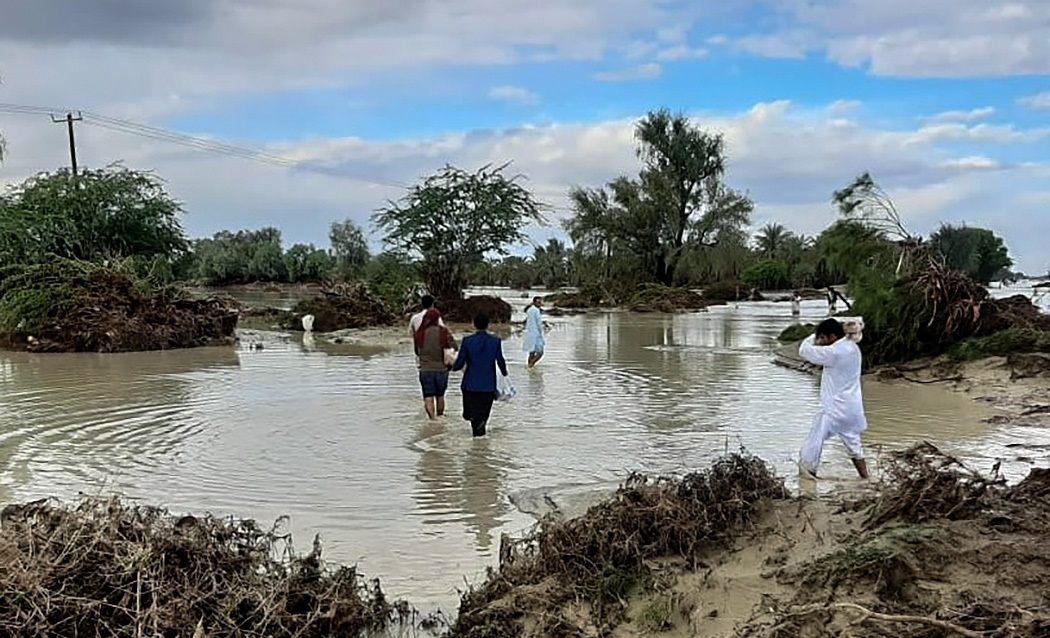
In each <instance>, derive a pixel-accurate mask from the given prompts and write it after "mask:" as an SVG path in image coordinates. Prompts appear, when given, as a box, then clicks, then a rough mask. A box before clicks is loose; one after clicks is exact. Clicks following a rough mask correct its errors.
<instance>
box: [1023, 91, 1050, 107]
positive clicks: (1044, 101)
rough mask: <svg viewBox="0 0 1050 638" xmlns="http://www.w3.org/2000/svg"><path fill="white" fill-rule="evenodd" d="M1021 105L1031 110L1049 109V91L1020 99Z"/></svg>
mask: <svg viewBox="0 0 1050 638" xmlns="http://www.w3.org/2000/svg"><path fill="white" fill-rule="evenodd" d="M1021 104H1023V105H1025V106H1027V107H1029V108H1033V109H1040V110H1042V109H1050V91H1043V92H1042V93H1036V94H1035V95H1029V96H1027V97H1024V98H1021Z"/></svg>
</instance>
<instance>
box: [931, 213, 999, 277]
mask: <svg viewBox="0 0 1050 638" xmlns="http://www.w3.org/2000/svg"><path fill="white" fill-rule="evenodd" d="M929 247H930V249H931V251H933V252H934V254H936V255H938V256H940V258H941V259H943V260H944V262H945V265H947V266H948V268H951V269H952V270H958V271H960V272H963V273H966V274H967V275H969V276H970V278H971V279H973V280H974V281H977V282H978V283H981V284H985V285H987V284H988V283H989V282H991V281H992V280H993V279H997V278H1002V277H1003V276H1005V275H1006V274H1008V273H1009V268H1010V266H1013V260H1012V259H1010V254H1009V251H1008V250H1007V248H1006V244H1005V243H1003V239H1002V237H999V236H997V235H996V234H995V233H993V232H992V231H990V230H987V229H985V228H973V227H970V226H952V225H950V224H942V225H941V227H940V229H938V230H937V232H935V233H933V234H932V235H931V236H930V240H929Z"/></svg>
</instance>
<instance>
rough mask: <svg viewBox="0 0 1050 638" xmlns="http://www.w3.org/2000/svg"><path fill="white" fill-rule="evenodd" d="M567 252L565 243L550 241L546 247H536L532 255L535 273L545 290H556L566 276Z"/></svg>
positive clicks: (555, 240)
mask: <svg viewBox="0 0 1050 638" xmlns="http://www.w3.org/2000/svg"><path fill="white" fill-rule="evenodd" d="M568 257H569V255H568V251H567V250H566V249H565V243H564V242H561V241H558V240H557V239H550V240H548V241H547V245H546V246H537V247H536V249H535V251H534V252H533V255H532V262H533V264H534V265H535V268H536V273H537V274H538V275H539V278H540V281H542V282H543V285H544V286H546V287H547V288H557V287H558V286H561V285H563V284H564V283H565V280H566V278H567V276H568Z"/></svg>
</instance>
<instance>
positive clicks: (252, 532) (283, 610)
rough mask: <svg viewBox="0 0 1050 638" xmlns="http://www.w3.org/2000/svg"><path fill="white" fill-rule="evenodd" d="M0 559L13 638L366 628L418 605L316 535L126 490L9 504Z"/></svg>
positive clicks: (217, 637)
mask: <svg viewBox="0 0 1050 638" xmlns="http://www.w3.org/2000/svg"><path fill="white" fill-rule="evenodd" d="M0 560H2V564H3V568H2V569H0V592H2V594H0V596H2V598H3V604H2V605H0V635H3V636H16V635H17V636H114V637H123V636H126V637H129V638H130V637H132V636H134V637H138V636H186V637H187V638H189V637H190V636H207V637H208V638H241V637H248V636H270V637H274V638H282V637H288V638H291V637H292V636H297V637H300V638H312V637H314V638H322V637H328V636H365V635H368V632H371V631H382V630H384V629H386V628H387V627H389V626H390V625H391V624H392V623H395V622H401V621H405V620H407V619H408V618H410V617H411V613H412V612H411V609H410V608H409V607H408V605H407V604H405V603H402V602H391V601H388V600H387V599H386V597H385V596H384V595H383V592H382V590H381V588H380V586H379V583H378V581H371V582H369V581H366V580H364V579H363V578H362V577H361V575H360V574H358V573H357V571H356V570H355V569H354V568H352V567H329V566H327V565H326V564H325V562H324V561H323V560H322V559H321V548H320V543H319V541H317V540H315V541H314V547H313V550H312V551H311V552H310V553H309V554H306V555H305V556H303V555H298V554H295V552H294V551H293V549H292V545H291V539H290V537H289V536H288V535H287V534H284V533H281V532H280V531H279V530H278V528H277V526H275V527H274V529H271V530H266V529H262V528H260V527H259V526H258V525H257V524H256V523H255V522H253V521H245V520H235V519H219V518H212V517H202V518H198V517H193V516H183V517H181V518H177V517H174V516H171V515H170V514H168V512H166V511H164V510H161V509H158V508H153V507H145V506H139V505H129V504H127V503H124V502H122V501H120V500H117V499H113V500H95V499H89V500H85V501H83V502H81V503H80V504H79V505H77V506H76V507H71V508H70V507H62V506H58V505H53V504H50V503H48V502H47V501H39V502H35V503H30V504H28V505H9V506H7V507H6V508H4V510H3V513H2V514H0Z"/></svg>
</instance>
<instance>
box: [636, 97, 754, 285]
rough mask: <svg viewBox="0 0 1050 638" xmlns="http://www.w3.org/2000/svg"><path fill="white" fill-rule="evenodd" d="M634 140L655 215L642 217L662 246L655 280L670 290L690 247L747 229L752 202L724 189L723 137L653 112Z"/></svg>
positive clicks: (663, 111) (680, 118)
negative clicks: (725, 232)
mask: <svg viewBox="0 0 1050 638" xmlns="http://www.w3.org/2000/svg"><path fill="white" fill-rule="evenodd" d="M635 139H636V140H637V141H638V143H639V145H638V149H637V154H638V157H639V158H641V159H642V161H643V163H644V165H645V168H644V169H643V171H642V174H641V176H640V177H641V179H640V182H641V186H642V189H643V190H644V191H645V195H646V199H648V200H649V202H647V203H648V205H649V206H652V207H653V208H654V209H655V210H651V211H646V213H645V214H643V217H647V218H649V219H651V220H652V221H653V222H655V223H656V228H655V231H656V233H655V234H656V235H657V236H658V237H659V240H660V244H661V246H660V248H661V249H660V250H659V251H657V252H656V254H655V255H654V257H655V275H656V279H657V281H659V282H661V283H663V284H665V285H672V284H673V283H674V278H675V271H676V270H677V268H678V263H679V260H680V259H681V258H682V254H683V251H684V249H685V247H686V245H687V244H689V243H691V244H694V245H696V246H711V245H714V244H715V243H716V242H717V241H718V239H717V236H718V233H719V232H720V231H722V230H726V229H728V228H733V227H737V226H740V225H746V224H747V223H748V222H749V221H750V215H751V208H752V206H751V202H750V200H748V199H747V198H746V197H744V196H743V195H740V194H738V193H735V192H733V191H731V190H729V189H728V188H726V187H725V185H724V184H723V183H722V177H723V174H724V172H725V157H724V150H723V140H722V136H721V135H718V134H713V133H708V132H707V131H704V130H703V129H701V128H699V127H697V126H694V125H693V124H692V123H691V122H690V121H689V118H687V117H686V116H685V115H681V114H679V115H674V116H672V115H671V113H670V111H668V110H666V109H661V110H659V111H655V112H650V113H649V114H648V115H647V116H646V117H645V118H644V119H642V120H641V121H640V122H639V123H638V125H637V126H636V128H635Z"/></svg>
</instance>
